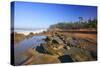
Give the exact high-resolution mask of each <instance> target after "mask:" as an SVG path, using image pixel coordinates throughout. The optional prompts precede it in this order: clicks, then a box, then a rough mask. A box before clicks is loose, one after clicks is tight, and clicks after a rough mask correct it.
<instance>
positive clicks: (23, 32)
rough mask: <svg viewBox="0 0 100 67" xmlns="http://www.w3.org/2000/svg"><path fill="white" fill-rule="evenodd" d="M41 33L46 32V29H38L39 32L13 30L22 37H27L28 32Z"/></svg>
mask: <svg viewBox="0 0 100 67" xmlns="http://www.w3.org/2000/svg"><path fill="white" fill-rule="evenodd" d="M43 31H47V29H40V30H15V32H17V33H21V34H24V35H28V34H29V33H30V32H32V33H42V32H43Z"/></svg>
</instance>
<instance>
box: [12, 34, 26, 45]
mask: <svg viewBox="0 0 100 67" xmlns="http://www.w3.org/2000/svg"><path fill="white" fill-rule="evenodd" d="M23 39H25V35H24V34H20V33H17V32H12V33H11V41H12V42H14V43H18V42H20V41H22V40H23Z"/></svg>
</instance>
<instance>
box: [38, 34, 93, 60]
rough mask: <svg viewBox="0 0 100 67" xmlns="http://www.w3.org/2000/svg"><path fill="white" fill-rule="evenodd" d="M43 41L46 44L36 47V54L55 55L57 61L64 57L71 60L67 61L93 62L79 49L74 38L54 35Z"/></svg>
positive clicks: (87, 54)
mask: <svg viewBox="0 0 100 67" xmlns="http://www.w3.org/2000/svg"><path fill="white" fill-rule="evenodd" d="M45 41H46V44H42V45H41V46H39V47H37V48H38V49H37V51H38V52H40V53H45V54H50V55H57V56H58V59H59V58H63V56H64V57H65V55H66V56H67V57H69V58H71V59H70V60H69V61H71V60H73V61H90V60H94V58H93V57H92V56H91V53H90V52H89V51H87V50H85V49H83V48H80V47H79V45H80V43H79V42H78V39H77V38H75V37H71V36H65V35H63V34H59V33H55V34H54V35H52V36H47V38H46V39H45ZM65 59H66V57H65ZM59 60H62V59H59ZM63 60H64V59H63ZM67 61H68V60H66V62H67Z"/></svg>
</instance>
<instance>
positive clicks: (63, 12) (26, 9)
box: [12, 2, 97, 28]
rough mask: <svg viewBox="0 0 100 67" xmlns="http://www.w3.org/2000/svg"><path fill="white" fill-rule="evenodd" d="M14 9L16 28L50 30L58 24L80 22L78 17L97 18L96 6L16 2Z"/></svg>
mask: <svg viewBox="0 0 100 67" xmlns="http://www.w3.org/2000/svg"><path fill="white" fill-rule="evenodd" d="M12 3H13V2H12ZM13 7H14V8H12V10H13V11H14V12H12V13H13V14H14V27H15V28H48V27H49V26H50V25H52V24H56V23H58V22H75V21H79V19H78V17H83V19H85V20H87V19H89V18H96V17H97V7H96V6H80V5H68V4H48V3H36V2H35V3H34V2H14V5H13Z"/></svg>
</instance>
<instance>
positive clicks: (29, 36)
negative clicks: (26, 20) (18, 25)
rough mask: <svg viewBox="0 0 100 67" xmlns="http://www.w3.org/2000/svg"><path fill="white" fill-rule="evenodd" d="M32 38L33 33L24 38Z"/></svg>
mask: <svg viewBox="0 0 100 67" xmlns="http://www.w3.org/2000/svg"><path fill="white" fill-rule="evenodd" d="M33 36H34V33H32V32H30V33H29V34H28V35H27V36H26V38H31V37H33Z"/></svg>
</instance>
